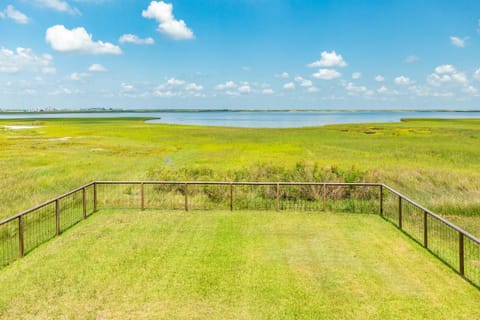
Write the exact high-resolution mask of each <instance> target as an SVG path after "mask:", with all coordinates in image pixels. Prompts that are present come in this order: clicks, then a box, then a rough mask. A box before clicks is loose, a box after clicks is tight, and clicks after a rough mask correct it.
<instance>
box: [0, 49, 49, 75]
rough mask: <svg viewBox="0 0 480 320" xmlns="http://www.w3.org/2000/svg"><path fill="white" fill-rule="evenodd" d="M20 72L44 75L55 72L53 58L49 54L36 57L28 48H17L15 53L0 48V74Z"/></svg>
mask: <svg viewBox="0 0 480 320" xmlns="http://www.w3.org/2000/svg"><path fill="white" fill-rule="evenodd" d="M22 71H28V72H41V73H45V74H48V73H55V72H56V70H55V66H54V62H53V57H52V56H51V55H49V54H43V55H40V56H38V55H36V54H35V53H34V52H33V51H32V49H29V48H17V49H16V50H15V51H12V50H9V49H5V48H0V72H2V73H17V72H22Z"/></svg>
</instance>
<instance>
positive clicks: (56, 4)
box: [34, 0, 80, 14]
mask: <svg viewBox="0 0 480 320" xmlns="http://www.w3.org/2000/svg"><path fill="white" fill-rule="evenodd" d="M34 2H35V4H37V5H39V6H41V7H44V8H49V9H53V10H55V11H60V12H67V13H70V14H80V11H79V10H78V9H77V8H72V7H71V6H70V5H69V4H68V2H66V1H63V0H34Z"/></svg>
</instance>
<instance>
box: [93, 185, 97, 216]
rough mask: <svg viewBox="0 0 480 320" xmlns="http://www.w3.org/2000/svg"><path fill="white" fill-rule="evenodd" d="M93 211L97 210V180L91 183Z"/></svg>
mask: <svg viewBox="0 0 480 320" xmlns="http://www.w3.org/2000/svg"><path fill="white" fill-rule="evenodd" d="M93 212H97V182H94V183H93Z"/></svg>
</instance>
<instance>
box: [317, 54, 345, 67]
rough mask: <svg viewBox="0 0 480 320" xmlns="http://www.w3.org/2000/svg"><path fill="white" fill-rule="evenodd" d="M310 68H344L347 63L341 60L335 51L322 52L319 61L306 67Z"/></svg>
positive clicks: (340, 56)
mask: <svg viewBox="0 0 480 320" xmlns="http://www.w3.org/2000/svg"><path fill="white" fill-rule="evenodd" d="M308 66H309V67H310V68H319V67H345V66H347V63H346V62H345V60H343V57H342V55H340V54H338V55H337V53H336V52H335V51H332V52H327V51H323V52H322V53H321V59H320V60H317V61H315V62H312V63H310V64H309V65H308Z"/></svg>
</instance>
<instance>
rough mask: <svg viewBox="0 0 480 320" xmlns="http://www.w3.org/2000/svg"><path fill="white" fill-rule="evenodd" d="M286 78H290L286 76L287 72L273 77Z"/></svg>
mask: <svg viewBox="0 0 480 320" xmlns="http://www.w3.org/2000/svg"><path fill="white" fill-rule="evenodd" d="M288 77H290V75H289V74H288V72H282V73H280V74H276V75H275V78H282V79H288Z"/></svg>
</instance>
